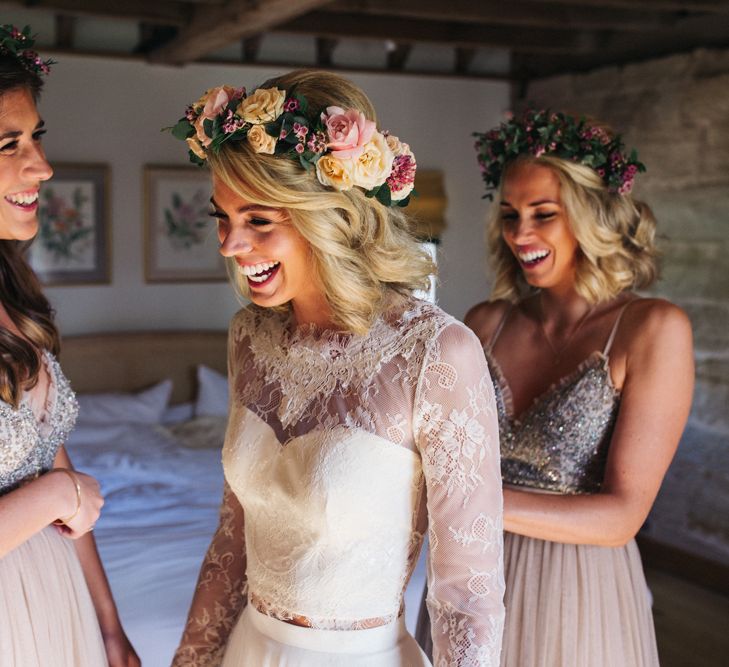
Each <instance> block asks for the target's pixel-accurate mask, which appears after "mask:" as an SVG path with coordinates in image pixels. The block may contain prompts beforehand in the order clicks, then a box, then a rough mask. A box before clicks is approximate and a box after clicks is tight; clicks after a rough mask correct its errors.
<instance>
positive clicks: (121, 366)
mask: <svg viewBox="0 0 729 667" xmlns="http://www.w3.org/2000/svg"><path fill="white" fill-rule="evenodd" d="M226 339H227V332H226V331H144V332H129V333H104V334H86V335H80V336H68V337H64V338H63V340H62V341H61V355H60V361H61V366H62V367H63V371H64V373H65V374H66V375H67V377H68V378H69V380H70V381H71V386H72V387H73V389H74V390H75V391H76V392H77V393H89V392H105V391H139V390H140V389H144V388H145V387H149V386H151V385H153V384H155V383H157V382H159V381H161V380H164V379H166V378H171V379H172V381H173V389H172V399H171V402H172V403H182V402H185V401H192V400H194V398H195V391H196V380H195V371H196V367H197V365H198V364H205V365H206V366H209V367H210V368H213V369H215V370H217V371H220V372H221V373H225V372H226V363H227V361H226Z"/></svg>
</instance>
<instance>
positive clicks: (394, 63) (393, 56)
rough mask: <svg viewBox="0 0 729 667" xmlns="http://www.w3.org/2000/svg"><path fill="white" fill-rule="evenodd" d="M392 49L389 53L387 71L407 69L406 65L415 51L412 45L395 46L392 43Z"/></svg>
mask: <svg viewBox="0 0 729 667" xmlns="http://www.w3.org/2000/svg"><path fill="white" fill-rule="evenodd" d="M391 45H392V48H390V49H388V51H387V69H389V70H391V71H397V70H402V69H405V64H406V63H407V61H408V58H409V57H410V52H411V51H412V50H413V45H412V44H395V43H394V42H391Z"/></svg>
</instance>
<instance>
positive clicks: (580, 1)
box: [531, 0, 729, 14]
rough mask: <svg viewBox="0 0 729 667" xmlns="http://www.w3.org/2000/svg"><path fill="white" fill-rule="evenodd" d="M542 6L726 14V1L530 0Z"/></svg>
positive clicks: (727, 8)
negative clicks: (578, 6) (556, 5)
mask: <svg viewBox="0 0 729 667" xmlns="http://www.w3.org/2000/svg"><path fill="white" fill-rule="evenodd" d="M531 1H532V2H537V3H540V4H543V5H555V4H561V5H580V6H581V7H613V8H615V9H644V10H649V11H661V12H715V13H717V14H726V13H728V12H729V3H727V2H726V0H531Z"/></svg>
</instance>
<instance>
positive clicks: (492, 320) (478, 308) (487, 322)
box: [463, 299, 510, 345]
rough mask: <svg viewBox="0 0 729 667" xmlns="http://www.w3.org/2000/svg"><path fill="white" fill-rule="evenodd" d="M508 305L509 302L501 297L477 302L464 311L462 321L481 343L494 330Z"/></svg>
mask: <svg viewBox="0 0 729 667" xmlns="http://www.w3.org/2000/svg"><path fill="white" fill-rule="evenodd" d="M509 306H510V303H509V302H508V301H505V300H503V299H499V300H497V301H483V302H481V303H477V304H476V305H475V306H473V308H471V309H470V310H469V311H468V312H467V313H466V317H464V318H463V323H464V324H465V325H466V326H467V327H468V328H469V329H471V330H472V331H473V332H474V333H475V334H476V336H478V339H479V340H480V341H481V344H482V345H483V344H484V343H486V341H488V340H489V339H490V338H491V336H492V335H493V333H494V331H496V327H498V326H499V322H501V319H502V318H503V317H504V313H505V312H506V309H507V308H509Z"/></svg>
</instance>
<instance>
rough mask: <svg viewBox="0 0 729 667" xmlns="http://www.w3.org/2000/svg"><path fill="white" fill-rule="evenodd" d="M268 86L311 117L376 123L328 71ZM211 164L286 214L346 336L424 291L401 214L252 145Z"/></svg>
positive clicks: (420, 258)
mask: <svg viewBox="0 0 729 667" xmlns="http://www.w3.org/2000/svg"><path fill="white" fill-rule="evenodd" d="M263 86H266V87H268V86H277V87H278V88H280V89H283V90H286V91H287V92H291V91H293V90H296V91H297V92H299V93H300V94H301V95H303V96H304V97H306V99H307V101H308V103H309V109H310V110H311V113H317V112H320V111H321V110H323V109H324V108H326V107H328V106H340V107H343V108H353V109H359V110H360V111H362V112H363V113H364V114H365V116H367V118H369V119H371V120H374V121H376V115H375V110H374V108H373V106H372V103H371V102H370V101H369V99H368V98H367V96H366V95H365V94H364V92H362V90H361V89H360V88H358V87H357V86H355V85H354V84H353V83H352V82H350V81H348V80H347V79H345V78H343V77H341V76H339V75H337V74H333V73H331V72H320V71H315V70H299V71H294V72H291V73H289V74H286V75H284V76H281V77H277V78H275V79H270V80H269V81H267V82H266V83H265V84H263ZM208 163H209V165H210V168H211V169H212V171H213V173H214V175H215V176H216V177H217V178H219V179H220V180H221V181H222V182H223V183H225V184H226V185H227V186H228V187H229V188H230V189H231V190H233V191H234V192H235V193H236V194H238V195H239V196H241V197H243V198H244V199H247V200H249V201H251V202H253V203H256V204H261V205H264V206H271V207H275V208H283V209H285V210H286V211H287V212H288V214H289V216H290V219H291V223H292V224H293V226H294V228H295V229H296V230H297V231H298V232H299V233H300V234H301V236H302V237H303V238H304V239H305V240H306V241H307V242H308V243H309V245H310V247H311V252H312V256H313V260H314V265H315V270H316V272H317V275H318V278H319V280H320V281H321V284H322V286H323V289H324V294H325V297H326V299H327V302H328V304H329V306H330V308H331V311H332V316H333V320H334V323H335V324H336V325H338V326H341V327H342V328H343V329H344V330H347V331H352V332H354V333H360V334H361V333H366V332H367V331H368V330H369V328H370V327H371V325H372V323H373V322H374V320H375V318H376V317H377V316H378V315H379V314H380V313H381V312H382V310H383V308H384V307H385V304H386V301H387V296H388V294H391V293H393V292H395V293H399V294H403V295H409V294H412V292H413V291H415V290H419V289H427V287H428V283H429V279H430V278H429V277H430V275H431V274H433V273H434V270H435V267H434V265H433V262H432V260H431V258H430V256H429V255H428V254H427V252H426V251H425V250H424V249H423V248H422V246H421V245H420V244H419V242H418V241H417V239H416V238H415V237H414V235H413V234H412V232H411V227H410V224H409V222H408V219H407V218H406V217H405V215H404V214H403V212H402V210H400V209H397V208H387V207H385V206H383V205H382V204H380V203H379V202H378V201H376V200H375V199H374V198H368V197H366V196H365V194H364V191H363V190H361V189H360V188H352V189H351V190H347V191H343V192H339V191H335V190H332V189H330V188H327V187H325V186H323V185H322V184H321V183H319V181H318V180H317V179H316V177H315V176H314V174H312V173H310V172H307V171H306V170H305V169H303V168H302V167H301V165H300V164H299V163H298V162H295V161H294V160H291V159H290V158H282V157H273V156H271V155H265V154H261V153H255V152H254V151H253V150H252V149H251V147H250V146H249V145H248V142H247V141H238V142H229V143H226V144H224V145H223V147H222V148H221V150H220V151H219V153H217V154H215V153H214V152H212V151H211V152H210V154H209V155H208ZM228 273H229V275H230V277H231V282H232V283H233V285H234V287H235V288H236V290H237V291H238V293H239V294H240V295H241V296H243V297H244V298H249V294H250V293H249V290H248V285H247V281H246V280H245V277H244V276H241V275H240V273H239V272H238V270H237V268H236V264H235V262H234V261H233V260H229V261H228Z"/></svg>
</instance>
